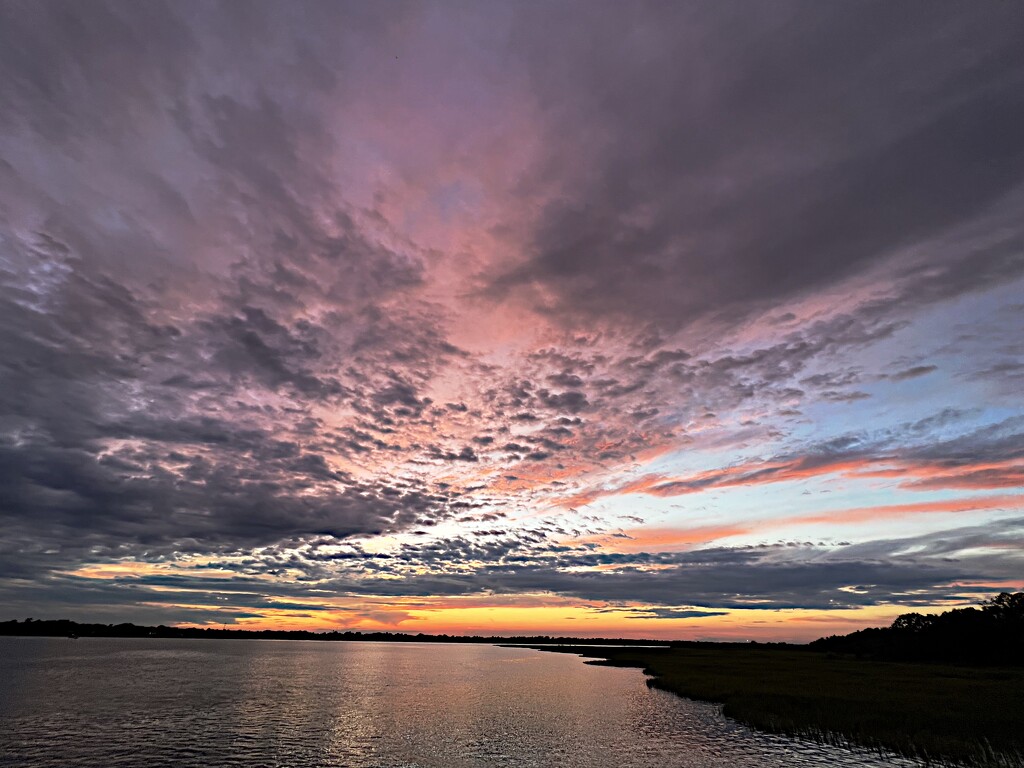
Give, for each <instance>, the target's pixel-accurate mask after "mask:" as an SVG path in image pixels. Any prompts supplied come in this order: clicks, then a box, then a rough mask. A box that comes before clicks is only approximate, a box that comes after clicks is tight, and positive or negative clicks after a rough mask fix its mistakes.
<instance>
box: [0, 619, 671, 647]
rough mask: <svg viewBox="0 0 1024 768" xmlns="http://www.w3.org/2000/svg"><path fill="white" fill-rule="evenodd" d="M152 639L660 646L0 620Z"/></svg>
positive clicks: (18, 630)
mask: <svg viewBox="0 0 1024 768" xmlns="http://www.w3.org/2000/svg"><path fill="white" fill-rule="evenodd" d="M4 636H6V637H75V638H79V637H138V638H144V637H154V638H168V639H195V640H210V639H221V640H318V641H324V642H334V641H338V642H388V643H485V644H490V645H531V646H532V645H566V644H570V645H573V646H580V645H615V646H624V645H628V646H645V647H650V646H656V647H657V646H661V647H666V648H667V647H668V643H659V642H658V641H657V640H636V639H628V638H626V639H624V638H610V637H594V638H580V637H554V636H551V635H510V636H502V637H490V636H484V635H445V634H440V635H428V634H424V633H422V632H421V633H418V634H410V633H407V632H356V631H351V630H349V631H345V632H337V631H320V632H312V631H309V630H279V629H262V630H259V629H228V628H226V627H168V626H166V625H163V624H160V625H158V626H155V627H154V626H144V625H139V624H130V623H123V624H95V623H93V624H90V623H83V622H77V621H70V620H68V619H42V620H40V619H26V620H24V621H18V620H11V621H0V637H4Z"/></svg>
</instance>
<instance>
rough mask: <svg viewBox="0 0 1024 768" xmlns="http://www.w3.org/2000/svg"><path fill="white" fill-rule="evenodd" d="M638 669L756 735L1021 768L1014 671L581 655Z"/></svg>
mask: <svg viewBox="0 0 1024 768" xmlns="http://www.w3.org/2000/svg"><path fill="white" fill-rule="evenodd" d="M543 650H553V651H562V652H571V653H578V654H580V655H583V656H586V657H592V658H598V659H601V661H597V662H594V663H600V664H609V665H613V666H628V667H641V668H643V669H644V671H645V672H646V673H647V674H649V675H652V679H651V680H650V681H649V685H651V686H652V687H656V688H660V689H663V690H667V691H671V692H673V693H677V694H679V695H681V696H686V697H687V698H693V699H700V700H703V701H711V702H717V703H721V704H722V709H723V712H724V714H725V715H727V716H728V717H732V718H734V719H736V720H738V721H740V722H743V723H746V724H748V725H751V726H753V727H755V728H760V729H762V730H767V731H772V732H777V733H787V734H792V735H798V736H802V737H805V738H812V739H815V740H818V741H826V742H833V743H851V744H856V745H859V746H863V747H869V748H884V749H889V750H893V751H895V752H898V753H900V754H903V755H907V756H912V757H919V758H925V759H927V760H930V761H932V762H947V763H960V764H964V765H971V766H1000V767H1003V766H1005V767H1006V768H1022V767H1024V670H1021V669H1007V668H972V667H952V666H939V665H932V664H906V663H891V662H881V661H863V660H857V659H852V658H841V657H835V656H830V655H828V654H822V653H813V652H809V651H801V650H790V649H778V648H770V647H750V646H743V645H720V646H717V647H709V646H707V645H703V646H694V647H682V648H671V649H632V648H586V647H570V646H563V647H558V648H552V647H550V646H549V647H546V648H544V649H543Z"/></svg>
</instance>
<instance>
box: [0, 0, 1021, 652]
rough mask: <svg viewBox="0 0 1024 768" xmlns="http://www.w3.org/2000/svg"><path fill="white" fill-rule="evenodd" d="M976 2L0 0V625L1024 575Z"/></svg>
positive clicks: (927, 603)
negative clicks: (23, 620) (105, 1)
mask: <svg viewBox="0 0 1024 768" xmlns="http://www.w3.org/2000/svg"><path fill="white" fill-rule="evenodd" d="M1022 39H1024V13H1022V10H1021V6H1020V5H1019V4H1018V3H1013V2H1005V3H1000V2H983V3H953V2H934V3H927V4H924V3H889V2H882V3H872V2H829V3H819V2H812V1H810V0H808V1H807V2H797V3H789V2H765V3H752V2H729V1H726V2H673V3H641V2H580V3H571V2H560V1H555V2H543V3H541V2H523V3H511V2H507V3H499V2H472V3H470V2H466V3H462V2H454V1H452V2H438V3H430V2H415V3H408V4H407V3H401V2H388V1H385V2H376V3H371V2H360V3H343V2H324V3H319V2H276V3H259V2H245V3H241V2H233V3H232V2H228V3H223V4H217V3H205V2H204V3H200V2H189V1H185V2H173V3H166V4H163V3H158V2H151V1H148V0H147V1H145V2H120V3H113V4H103V3H101V2H93V1H91V0H90V2H73V1H70V0H69V1H68V2H50V1H48V0H41V1H40V0H32V1H27V0H26V1H19V0H10V1H8V2H3V3H0V620H4V619H11V618H24V617H27V616H34V617H36V618H72V619H78V620H87V621H101V622H104V623H106V622H120V621H133V622H135V623H138V624H158V623H165V624H172V623H180V624H200V625H201V624H211V625H216V626H219V625H221V624H226V625H237V626H244V627H251V628H267V627H275V628H276V627H282V628H314V629H357V630H378V629H385V630H395V631H404V632H449V633H451V632H458V633H479V634H503V633H518V632H526V633H546V634H571V635H580V636H587V635H590V636H632V637H652V638H709V639H725V638H735V639H758V640H775V639H792V640H807V639H812V638H815V637H819V636H821V635H824V634H831V633H835V632H847V631H851V630H853V629H858V628H860V627H863V626H870V625H879V624H886V623H889V622H890V621H891V620H892V619H893V618H894V617H895V616H896V615H898V614H900V613H905V612H907V611H911V610H913V611H937V610H945V609H948V608H950V607H954V606H960V605H965V604H973V603H976V602H977V601H979V600H981V599H985V598H987V597H990V596H992V595H993V594H994V593H997V592H999V591H1003V590H1014V589H1020V588H1022V587H1024V45H1021V40H1022Z"/></svg>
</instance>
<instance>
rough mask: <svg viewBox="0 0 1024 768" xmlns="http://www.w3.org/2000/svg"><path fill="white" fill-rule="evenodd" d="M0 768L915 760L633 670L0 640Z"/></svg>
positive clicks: (484, 652)
mask: <svg viewBox="0 0 1024 768" xmlns="http://www.w3.org/2000/svg"><path fill="white" fill-rule="evenodd" d="M0 763H2V764H3V765H17V766H25V768H40V767H42V766H61V767H62V768H63V767H64V766H69V765H75V766H104V767H106V766H142V765H145V766H160V765H174V766H182V767H183V768H192V767H193V766H195V767H198V766H203V767H205V766H221V765H223V766H248V767H253V768H255V767H257V766H296V767H302V768H320V767H321V766H323V767H326V766H346V767H349V766H351V767H352V768H364V767H365V768H369V767H371V766H372V767H374V768H398V767H399V766H402V767H403V768H413V767H418V768H427V767H430V768H434V767H436V768H462V767H464V766H467V767H468V766H510V767H511V766H516V767H517V768H518V767H522V768H529V767H530V766H581V767H582V766H594V767H595V768H603V767H609V768H610V767H614V768H639V767H640V766H650V767H652V768H654V767H657V768H670V767H672V766H677V767H678V768H706V767H711V766H721V767H722V768H725V767H726V766H729V767H730V768H731V767H733V766H735V767H737V768H745V767H746V766H750V768H754V766H758V767H759V768H760V767H762V766H778V767H779V768H782V766H826V765H827V766H838V767H839V768H843V767H845V766H874V765H887V766H891V765H907V766H909V765H916V763H913V762H911V761H906V760H901V759H895V758H893V757H888V758H885V759H882V758H879V757H878V756H877V755H875V754H871V753H867V752H859V751H857V752H855V751H851V750H847V749H842V748H838V747H833V746H823V745H819V744H814V743H808V742H804V741H799V740H794V739H788V738H784V737H779V736H772V735H767V734H762V733H758V732H755V731H752V730H750V729H747V728H745V727H743V726H740V725H737V724H736V723H733V722H731V721H729V720H727V719H726V718H724V717H722V716H721V714H719V712H718V710H717V708H715V707H713V706H711V705H708V704H702V703H698V702H692V701H687V700H685V699H680V698H678V697H676V696H674V695H672V694H669V693H665V692H663V691H657V690H652V689H649V688H648V687H647V686H646V684H645V680H644V677H643V675H642V674H641V672H640V671H639V670H636V669H620V668H614V667H596V666H592V665H587V664H584V663H583V661H582V660H581V659H579V658H578V657H575V656H570V655H565V654H557V653H544V652H541V651H532V650H528V649H519V648H498V647H495V646H487V645H437V644H418V643H416V644H412V643H402V644H398V643H391V644H388V643H344V642H334V643H329V642H316V641H311V642H297V641H270V640H156V639H151V640H129V639H87V638H83V639H81V640H65V639H37V638H0Z"/></svg>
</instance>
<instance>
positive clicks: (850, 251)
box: [490, 3, 1024, 327]
mask: <svg viewBox="0 0 1024 768" xmlns="http://www.w3.org/2000/svg"><path fill="white" fill-rule="evenodd" d="M570 15H571V12H570V11H569V9H568V8H566V7H564V6H555V7H554V8H551V7H550V6H545V7H544V8H543V9H540V8H537V9H533V13H532V14H531V13H529V12H528V13H525V14H524V16H525V19H524V20H523V24H522V29H521V30H520V37H519V38H518V40H517V42H518V43H519V44H521V45H522V46H523V49H524V51H526V52H527V53H528V56H529V60H530V62H531V65H532V71H533V72H534V76H535V81H534V87H535V88H536V89H537V91H538V93H539V94H540V95H541V98H542V99H543V100H544V103H545V104H546V105H547V106H548V107H549V110H548V115H549V117H550V120H551V126H550V130H551V141H552V145H553V146H558V147H559V148H560V149H563V150H564V151H562V152H561V153H560V154H559V155H557V156H553V157H552V158H551V160H550V165H549V166H548V167H546V168H545V169H544V173H545V177H544V178H546V179H550V178H561V179H569V180H571V181H570V182H569V184H568V185H566V186H565V187H561V188H559V190H558V194H557V196H556V199H555V201H554V202H552V203H551V204H550V205H548V206H547V208H546V209H545V210H544V213H543V217H542V220H541V224H540V226H539V228H538V229H537V231H536V235H535V237H534V240H533V242H532V254H533V255H532V257H531V258H530V259H529V260H528V261H527V262H526V263H525V264H523V265H522V266H519V267H516V268H515V269H514V270H512V271H510V272H507V273H506V274H504V275H503V276H501V277H500V278H498V279H497V280H495V281H494V282H492V284H491V288H490V291H491V293H492V295H498V296H502V295H507V294H509V293H518V292H524V291H526V292H529V291H530V290H532V287H534V286H538V287H543V289H544V294H543V295H544V296H545V297H548V296H550V295H551V294H552V293H553V295H554V297H555V299H554V300H553V302H552V301H551V300H550V299H549V298H544V299H543V302H544V303H543V306H544V307H546V308H548V309H550V310H551V311H553V312H556V313H558V314H560V315H562V316H565V317H569V318H571V317H576V316H579V315H583V316H598V317H605V316H607V315H608V314H609V313H611V314H612V315H613V316H615V317H617V318H619V319H621V318H623V317H632V318H638V319H640V320H654V321H656V322H657V323H659V324H661V325H664V326H666V327H678V325H679V324H681V323H685V322H687V321H690V320H693V319H696V318H699V317H702V316H707V315H710V314H717V315H720V316H727V317H730V318H731V319H733V320H735V319H737V318H739V317H742V316H745V315H746V314H747V313H749V312H751V311H753V310H755V309H756V308H758V307H762V308H763V307H764V306H766V305H771V304H775V303H777V302H779V301H780V300H782V299H784V298H786V297H791V296H794V295H800V294H804V293H806V292H808V291H812V290H814V289H816V288H822V287H825V286H829V285H831V284H834V283H835V282H836V281H837V280H839V279H841V278H844V277H846V276H849V275H851V274H852V273H854V272H855V271H857V270H863V269H864V268H865V267H866V266H868V265H871V264H873V263H878V262H883V261H885V260H887V259H892V258H894V257H895V256H896V255H897V252H899V251H901V250H903V249H906V248H908V247H910V246H913V245H915V244H918V243H923V242H926V241H929V240H932V239H934V238H936V237H937V236H939V235H940V233H943V232H946V231H949V230H950V229H953V228H955V227H956V226H957V225H958V224H960V223H961V222H967V221H970V220H971V219H973V218H975V217H978V216H980V215H982V214H983V213H985V212H986V211H987V209H988V208H989V207H990V206H992V205H993V204H995V203H997V202H998V201H1000V199H1001V198H1003V197H1004V196H1006V195H1008V194H1009V193H1011V192H1012V191H1014V190H1015V189H1018V188H1019V186H1020V183H1021V178H1022V176H1024V139H1022V137H1024V97H1022V96H1021V94H1022V93H1024V88H1022V85H1024V53H1022V52H1021V47H1020V45H1019V36H1020V33H1021V31H1022V24H1024V22H1022V21H1021V17H1020V15H1019V13H1017V11H1016V9H1014V8H1010V7H1008V6H998V5H988V6H986V7H985V8H984V9H979V8H974V7H972V8H964V7H957V6H954V5H943V6H941V7H929V8H927V9H925V8H917V9H914V8H909V7H907V6H894V5H892V4H886V3H861V4H845V5H840V6H837V5H814V4H806V3H805V4H797V3H782V4H779V3H775V4H772V5H770V6H762V7H760V8H756V9H754V8H751V7H750V6H749V5H746V4H740V3H724V4H722V3H719V4H716V5H715V6H714V7H713V8H712V7H710V6H700V5H691V4H678V5H670V6H666V5H659V4H634V5H628V6H623V5H617V6H604V7H602V8H600V9H597V10H596V11H595V12H593V13H589V14H588V23H587V24H585V25H573V26H571V27H569V18H570ZM540 16H543V17H544V18H543V23H540V22H541V19H540ZM534 17H537V18H534ZM539 29H548V30H551V31H550V33H547V34H545V33H544V32H537V31H536V30H539ZM588 129H589V130H588ZM561 136H571V137H572V143H571V144H565V143H564V142H563V141H560V140H559V137H561ZM1011 226H1013V225H1011ZM1013 238H1014V242H1015V246H1016V248H1017V250H1018V252H1019V246H1020V243H1021V232H1020V228H1019V226H1017V227H1015V230H1014V234H1013ZM974 255H975V254H971V253H964V252H958V253H954V254H947V253H941V254H939V255H938V261H939V262H940V263H941V262H944V261H947V260H951V261H953V262H955V263H956V264H958V265H962V266H963V267H964V268H970V267H969V266H968V265H969V264H971V263H972V261H971V258H970V257H972V256H974ZM935 263H936V254H934V253H932V254H930V259H929V264H930V265H932V266H934V265H935ZM1012 265H1013V266H1012V270H1013V273H1014V274H1018V275H1019V274H1020V271H1021V269H1022V266H1024V265H1022V262H1021V259H1020V258H1019V254H1018V256H1017V257H1015V258H1012ZM955 272H956V270H955V269H954V268H952V267H950V273H949V274H948V275H947V279H948V280H950V281H955V280H956V274H955ZM526 295H530V294H529V293H527V294H526Z"/></svg>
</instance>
